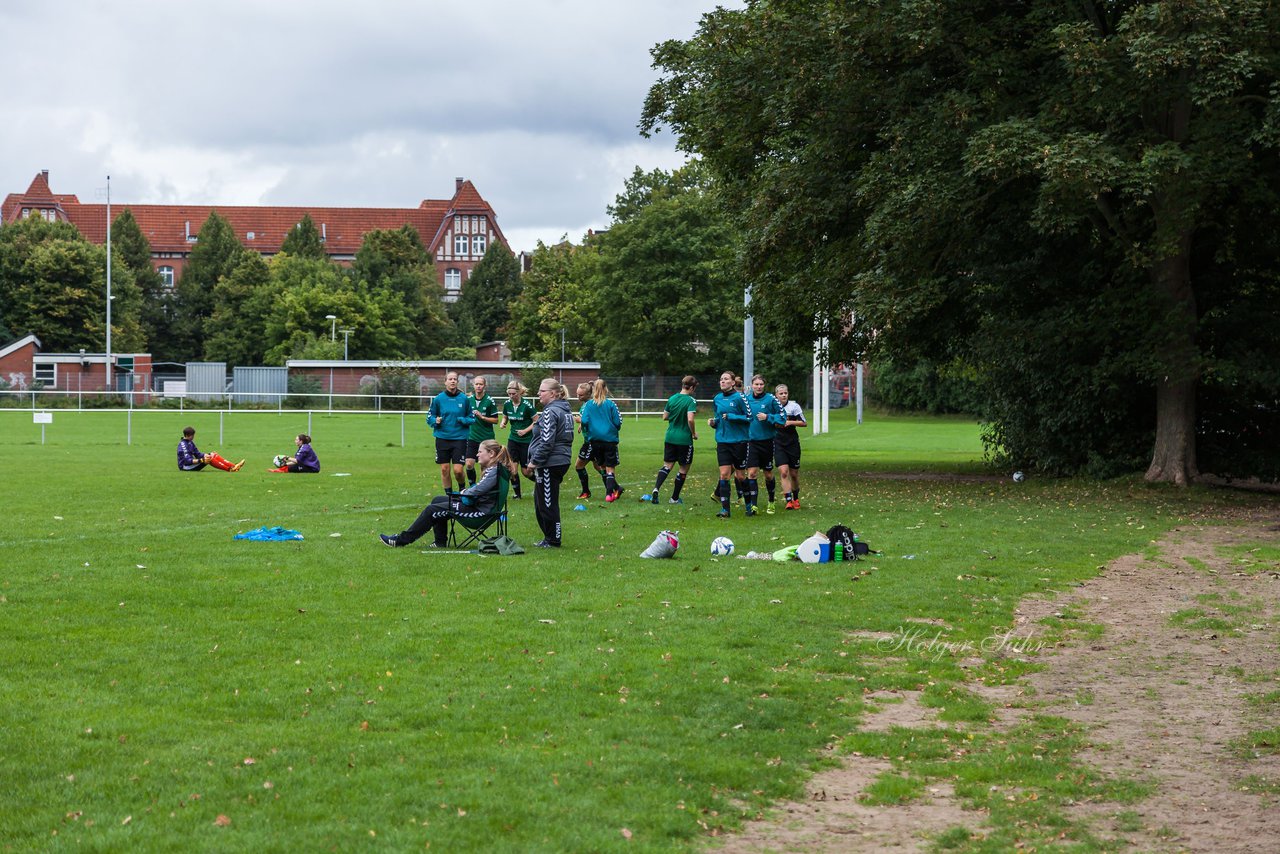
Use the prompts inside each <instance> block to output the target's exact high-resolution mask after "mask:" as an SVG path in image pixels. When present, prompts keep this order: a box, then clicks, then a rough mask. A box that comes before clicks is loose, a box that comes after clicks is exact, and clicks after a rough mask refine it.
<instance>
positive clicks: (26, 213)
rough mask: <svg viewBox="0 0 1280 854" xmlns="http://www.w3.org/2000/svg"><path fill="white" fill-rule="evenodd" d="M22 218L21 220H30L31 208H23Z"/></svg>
mask: <svg viewBox="0 0 1280 854" xmlns="http://www.w3.org/2000/svg"><path fill="white" fill-rule="evenodd" d="M22 218H23V219H30V218H31V208H23V209H22Z"/></svg>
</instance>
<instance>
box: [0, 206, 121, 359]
mask: <svg viewBox="0 0 1280 854" xmlns="http://www.w3.org/2000/svg"><path fill="white" fill-rule="evenodd" d="M113 257H114V259H115V264H114V265H113V267H114V269H113V271H112V283H111V285H112V289H111V292H112V296H113V297H114V298H115V299H114V300H113V303H112V314H111V334H112V339H111V349H112V351H113V352H117V353H124V352H131V351H132V352H137V351H139V350H141V349H142V347H143V344H144V340H143V334H142V326H141V324H140V322H139V312H140V309H141V302H142V301H141V298H140V295H139V293H138V289H137V287H136V286H135V285H134V282H133V274H132V273H131V272H130V271H129V268H128V267H127V266H126V265H125V264H123V263H122V261H123V259H122V258H121V257H120V256H119V254H118V253H117V254H116V255H114V256H113ZM106 268H107V255H106V249H105V248H104V247H102V246H96V245H94V244H92V243H90V242H89V241H87V240H86V239H85V238H84V237H83V236H82V235H81V234H80V232H79V231H78V230H77V229H76V227H75V226H73V225H71V224H70V223H66V222H47V221H45V220H44V219H42V218H38V217H31V218H30V219H25V220H19V221H18V222H14V223H9V224H7V225H5V226H3V227H0V315H3V317H4V321H5V324H6V325H8V326H9V328H10V330H11V332H12V333H13V334H15V335H22V334H26V333H35V334H36V335H37V336H38V337H39V338H40V342H41V344H42V345H43V346H44V349H45V350H47V351H51V352H74V351H75V350H77V349H80V348H84V349H85V350H88V351H90V352H96V353H100V352H102V351H103V349H104V347H105V346H106V311H107V281H106Z"/></svg>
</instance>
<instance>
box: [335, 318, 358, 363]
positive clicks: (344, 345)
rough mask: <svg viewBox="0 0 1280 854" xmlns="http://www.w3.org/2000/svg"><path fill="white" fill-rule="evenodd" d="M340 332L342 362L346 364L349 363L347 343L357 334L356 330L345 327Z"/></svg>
mask: <svg viewBox="0 0 1280 854" xmlns="http://www.w3.org/2000/svg"><path fill="white" fill-rule="evenodd" d="M338 331H339V332H341V333H342V361H344V362H345V361H347V341H348V340H350V338H351V333H352V332H355V330H354V329H352V328H351V327H349V326H344V327H342V329H340V330H338Z"/></svg>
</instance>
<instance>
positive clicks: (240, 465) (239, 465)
mask: <svg viewBox="0 0 1280 854" xmlns="http://www.w3.org/2000/svg"><path fill="white" fill-rule="evenodd" d="M242 468H244V460H241V461H240V462H238V463H236V464H235V465H233V466H232V467H231V470H232V471H240V469H242ZM285 471H288V469H287V468H286V469H285Z"/></svg>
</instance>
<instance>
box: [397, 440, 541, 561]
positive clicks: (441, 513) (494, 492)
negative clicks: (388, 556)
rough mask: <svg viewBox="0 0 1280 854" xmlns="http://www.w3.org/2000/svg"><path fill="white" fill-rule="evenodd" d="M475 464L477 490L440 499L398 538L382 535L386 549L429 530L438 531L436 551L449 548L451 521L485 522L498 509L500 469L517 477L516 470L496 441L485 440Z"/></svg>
mask: <svg viewBox="0 0 1280 854" xmlns="http://www.w3.org/2000/svg"><path fill="white" fill-rule="evenodd" d="M476 461H477V462H478V463H480V468H481V469H483V472H482V473H481V475H480V480H479V481H477V482H476V484H475V485H474V486H468V487H466V488H465V489H463V490H462V491H461V492H460V493H457V494H455V495H437V496H436V497H435V498H433V499H431V503H430V504H428V505H427V506H426V507H425V508H423V510H422V512H421V513H419V514H418V518H417V519H415V520H413V524H412V525H410V526H409V527H408V528H406V529H405V530H403V531H401V532H400V533H398V534H379V535H378V539H380V540H382V544H383V545H384V546H390V547H391V548H400V547H402V546H407V545H410V544H412V543H413V542H415V541H416V540H417V539H418V538H419V537H421V536H422V535H423V534H425V533H426V532H427V530H428V529H433V530H434V531H435V542H433V543H432V547H433V548H443V547H444V546H445V545H447V544H448V537H449V519H450V517H452V518H456V519H483V518H484V517H485V516H488V515H490V514H492V513H493V511H494V510H495V509H497V506H498V486H499V483H498V476H499V472H498V467H499V466H502V467H503V468H505V469H506V470H507V474H508V475H510V476H511V477H513V478H514V477H516V466H515V463H513V462H512V461H511V456H510V455H509V454H508V453H507V449H506V448H504V447H502V445H500V444H498V442H497V441H495V440H493V439H485V440H484V441H483V442H481V443H480V447H479V448H478V449H477V450H476Z"/></svg>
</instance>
